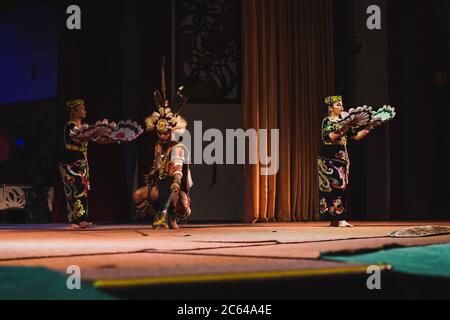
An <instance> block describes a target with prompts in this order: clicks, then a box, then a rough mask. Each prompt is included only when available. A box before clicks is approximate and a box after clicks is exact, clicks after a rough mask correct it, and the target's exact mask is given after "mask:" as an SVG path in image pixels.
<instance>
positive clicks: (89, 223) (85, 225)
mask: <svg viewBox="0 0 450 320" xmlns="http://www.w3.org/2000/svg"><path fill="white" fill-rule="evenodd" d="M91 226H92V222H88V221H83V222H81V223H80V228H81V229H87V228H89V227H91Z"/></svg>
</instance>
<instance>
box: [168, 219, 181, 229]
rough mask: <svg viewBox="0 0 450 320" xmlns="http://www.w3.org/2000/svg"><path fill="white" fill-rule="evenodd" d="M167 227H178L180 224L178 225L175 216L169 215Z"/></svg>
mask: <svg viewBox="0 0 450 320" xmlns="http://www.w3.org/2000/svg"><path fill="white" fill-rule="evenodd" d="M169 227H170V229H172V230H177V229H180V226H179V225H178V222H177V218H173V217H169Z"/></svg>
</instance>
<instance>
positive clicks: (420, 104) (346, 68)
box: [0, 0, 450, 222]
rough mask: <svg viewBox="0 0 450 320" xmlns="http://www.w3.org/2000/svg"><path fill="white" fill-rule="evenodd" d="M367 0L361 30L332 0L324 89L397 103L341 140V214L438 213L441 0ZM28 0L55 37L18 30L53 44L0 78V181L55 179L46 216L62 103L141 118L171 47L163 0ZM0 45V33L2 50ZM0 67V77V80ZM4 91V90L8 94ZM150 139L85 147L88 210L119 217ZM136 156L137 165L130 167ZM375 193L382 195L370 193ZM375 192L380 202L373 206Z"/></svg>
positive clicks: (444, 32)
mask: <svg viewBox="0 0 450 320" xmlns="http://www.w3.org/2000/svg"><path fill="white" fill-rule="evenodd" d="M299 1H300V0H299ZM375 2H377V1H375ZM378 2H381V3H382V4H383V8H386V9H387V12H388V14H387V15H385V16H384V17H383V19H384V20H383V21H384V22H385V23H384V24H383V32H382V33H381V32H380V33H369V32H368V31H367V30H365V29H364V28H362V27H361V26H360V25H359V24H358V23H357V21H358V20H361V19H363V18H364V17H361V15H360V12H358V10H357V7H358V4H357V3H358V0H341V1H334V4H335V6H334V18H335V22H334V25H335V71H336V72H335V74H336V79H335V87H336V94H341V95H343V96H344V97H345V104H346V105H347V107H350V106H352V107H353V106H357V105H360V104H363V103H378V102H371V101H367V100H363V99H364V98H365V97H366V96H367V97H368V98H367V99H369V98H370V97H371V95H370V94H368V95H366V96H364V94H361V93H360V91H359V88H360V87H359V85H360V81H361V80H364V81H365V82H366V83H368V84H369V85H370V87H372V88H373V91H375V93H374V94H376V91H377V90H378V89H379V88H380V87H381V86H383V88H386V90H385V92H386V93H385V96H386V98H385V97H383V98H382V99H381V98H380V103H389V104H391V105H392V106H395V107H396V108H397V110H398V116H397V118H396V119H395V121H393V122H392V123H391V124H389V125H388V126H387V127H386V128H383V129H380V130H377V132H375V133H374V135H373V136H372V137H370V138H369V139H368V140H367V141H366V142H364V143H361V144H355V145H352V146H351V150H350V152H351V157H352V169H351V170H352V172H351V175H352V176H351V182H352V185H351V188H350V204H351V211H352V218H353V220H366V219H367V220H371V219H377V220H380V219H381V220H382V219H392V220H416V219H417V220H419V219H422V220H423V219H428V220H430V219H446V218H448V217H449V210H450V202H449V200H448V196H447V193H448V190H449V188H448V182H449V181H450V170H449V169H448V164H447V162H448V160H447V157H446V154H447V153H446V150H447V148H448V141H449V138H450V137H449V135H450V133H449V130H448V126H447V125H446V122H447V121H448V120H447V119H448V118H449V109H450V97H449V95H450V90H449V82H448V80H447V81H445V77H443V76H441V77H438V75H445V74H446V75H447V77H448V76H449V63H450V54H449V43H450V40H449V39H450V13H449V4H448V1H441V0H432V1H430V0H429V1H424V0H412V1H408V2H407V4H404V2H402V1H394V0H389V1H387V0H385V1H378ZM30 3H32V4H34V5H36V4H39V3H41V4H43V5H45V6H46V7H50V8H54V9H56V10H57V12H58V15H57V18H56V21H55V22H56V25H57V38H56V39H54V38H52V37H51V34H49V35H48V36H49V37H48V38H47V39H46V41H43V40H42V41H41V40H39V41H33V39H35V35H39V34H42V33H43V32H44V33H45V30H48V28H49V22H48V21H44V22H43V23H42V24H41V29H38V30H35V32H30V34H29V39H28V40H30V41H29V42H28V43H29V45H32V46H33V48H34V49H33V48H29V53H30V54H33V53H37V52H40V51H42V50H51V49H52V48H54V49H55V52H57V55H56V56H55V57H53V58H54V59H53V60H52V59H50V60H48V61H44V62H42V63H40V64H39V63H37V65H36V66H37V67H38V70H41V72H37V73H36V72H34V73H32V74H34V76H33V77H34V78H33V77H31V78H27V79H28V80H27V81H30V82H32V84H33V85H34V87H33V88H34V89H33V90H34V91H28V92H27V93H26V94H19V95H17V96H14V94H13V93H20V92H22V91H21V90H22V88H23V85H22V84H23V83H22V84H21V83H20V82H14V83H15V84H16V86H17V88H16V90H15V92H12V91H14V90H12V89H10V88H9V89H8V90H5V87H4V86H3V87H2V88H0V101H7V100H8V102H7V103H1V102H0V184H2V183H5V184H31V183H32V181H33V179H36V177H39V178H40V179H42V180H43V181H44V184H47V185H52V186H55V188H56V199H55V206H54V207H55V212H54V214H53V217H52V220H53V221H55V222H56V221H65V203H64V198H63V195H62V190H61V182H60V178H59V175H58V171H57V154H58V152H59V150H60V148H61V139H60V138H61V136H60V135H61V132H62V127H63V126H64V122H65V120H66V114H65V110H64V103H65V101H66V100H68V99H72V98H76V97H83V98H85V100H86V102H87V109H88V119H87V121H88V122H94V121H96V120H99V119H103V118H108V119H110V120H121V119H124V118H131V119H133V120H137V121H140V122H142V120H143V119H144V118H145V116H148V115H149V114H150V113H151V110H152V109H151V105H152V93H153V90H154V89H156V88H159V86H160V79H159V64H160V60H161V57H162V56H166V57H168V60H170V57H172V51H171V44H172V5H171V1H167V0H161V1H133V0H130V1H120V0H119V1H116V2H106V1H74V2H68V1H30ZM71 4H77V5H79V6H80V7H82V14H83V16H82V19H83V20H82V21H83V24H82V30H81V31H69V30H67V29H66V28H65V23H66V17H67V15H66V13H65V10H66V8H67V6H69V5H71ZM374 4H375V3H374ZM27 5H28V4H27V2H26V1H19V2H17V1H5V0H1V1H0V17H1V16H2V15H4V14H6V13H8V14H11V13H14V12H19V11H21V10H23V6H25V7H26V6H27ZM244 19H245V17H244ZM364 19H365V18H364ZM236 21H239V19H236ZM364 21H365V20H364ZM236 23H238V22H236ZM0 26H1V22H0ZM1 32H2V30H0V35H2V34H1ZM3 36H4V35H2V37H3ZM2 37H0V39H2ZM36 37H37V36H36ZM9 38H12V37H9ZM35 40H36V39H35ZM53 40H54V41H53ZM373 41H380V42H383V43H385V44H386V50H387V51H386V56H385V58H383V59H381V58H380V57H379V56H377V57H374V60H373V61H381V62H380V63H381V65H382V66H386V68H382V69H383V74H384V76H385V78H386V79H387V82H386V83H380V82H379V81H377V80H373V82H372V83H371V78H370V73H368V72H365V71H366V70H368V69H366V68H373V67H374V66H371V65H370V62H369V63H367V62H365V61H366V60H364V57H367V58H369V61H370V58H371V57H372V56H371V55H370V52H371V51H370V43H371V42H373ZM9 44H11V42H10V43H9ZM12 44H13V45H14V42H12ZM2 48H3V44H2V46H1V47H0V51H2V52H3V51H4V49H3V50H2ZM8 48H9V47H8ZM0 57H2V58H3V56H2V55H1V52H0ZM30 59H31V60H33V59H32V58H26V57H23V56H22V55H21V56H20V59H19V57H18V59H17V60H15V61H16V63H17V64H18V65H19V66H20V64H23V68H24V70H35V69H29V67H30V66H33V63H31V62H30V61H31V60H30ZM379 59H380V60H379ZM3 62H4V61H0V66H1V65H2V63H3ZM243 63H245V62H243ZM170 65H171V64H169V65H168V76H169V81H170V80H171V79H170V74H171V70H170ZM375 67H377V66H375ZM27 68H28V69H27ZM47 71H48V72H47ZM52 71H54V72H56V73H57V78H56V79H57V80H56V83H54V84H53V83H52V81H50V80H49V78H46V77H45V74H47V73H51V72H52ZM9 77H11V75H10V74H8V73H5V72H1V71H0V83H5V82H8V78H9ZM8 83H9V82H8ZM25 85H28V84H25ZM53 88H55V90H53ZM52 90H53V91H52ZM52 92H54V95H53V96H52V95H51V93H52ZM11 97H14V98H15V100H16V101H15V102H11V101H9V100H11ZM43 97H45V98H43ZM385 99H386V100H387V101H386V100H385ZM321 103H322V102H321V101H318V102H317V104H318V105H320V104H321ZM204 116H205V117H209V116H210V115H208V114H205V115H204ZM190 120H198V119H190ZM153 142H154V138H152V137H151V136H150V135H145V136H144V137H142V138H141V139H139V141H137V142H134V143H132V144H130V145H127V146H92V147H91V149H90V155H89V157H90V163H91V175H92V193H91V200H90V206H91V212H95V220H97V221H127V220H128V219H129V216H130V211H131V210H132V209H131V208H132V206H131V201H130V196H131V192H132V190H133V187H134V186H133V181H134V177H135V174H136V173H137V174H138V176H141V174H142V173H143V172H144V171H145V170H146V168H147V166H148V165H149V164H150V162H151V160H152V145H153ZM7 151H8V152H7ZM136 160H137V161H138V163H139V165H138V166H137V167H136V168H135V166H134V165H133V164H134V163H135V162H136ZM375 168H377V169H378V170H375ZM380 170H381V171H383V172H386V174H385V175H384V176H383V177H373V172H380ZM33 177H34V178H33ZM198 183H201V181H198ZM375 191H377V192H375ZM380 194H381V195H383V199H379V197H380ZM379 203H382V205H380V207H379V208H378V207H377V210H374V207H376V206H377V205H378V204H379ZM374 204H375V205H374Z"/></svg>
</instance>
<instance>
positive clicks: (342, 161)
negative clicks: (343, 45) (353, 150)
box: [318, 96, 357, 221]
mask: <svg viewBox="0 0 450 320" xmlns="http://www.w3.org/2000/svg"><path fill="white" fill-rule="evenodd" d="M340 101H342V97H340V96H335V97H329V98H327V99H326V101H325V102H326V104H327V105H328V106H330V105H332V104H333V103H336V102H340ZM340 129H342V126H340V125H339V124H338V123H337V119H333V118H331V117H327V118H325V119H324V120H323V121H322V142H323V144H322V147H321V150H320V156H319V160H318V169H319V189H320V214H321V219H323V220H327V221H344V220H346V219H347V218H348V217H347V216H346V215H347V197H346V191H347V186H348V183H349V174H350V158H349V155H348V152H347V141H348V140H349V139H351V138H353V137H354V136H356V135H357V130H356V129H351V130H349V131H348V132H347V134H346V135H344V136H342V137H341V138H339V139H338V140H336V141H332V140H331V139H330V134H331V133H335V132H337V131H339V130H340Z"/></svg>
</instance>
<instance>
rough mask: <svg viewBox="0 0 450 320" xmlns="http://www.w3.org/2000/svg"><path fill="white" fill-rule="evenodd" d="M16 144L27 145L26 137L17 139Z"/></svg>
mask: <svg viewBox="0 0 450 320" xmlns="http://www.w3.org/2000/svg"><path fill="white" fill-rule="evenodd" d="M16 146H18V147H23V146H25V139H23V138H19V139H16Z"/></svg>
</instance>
